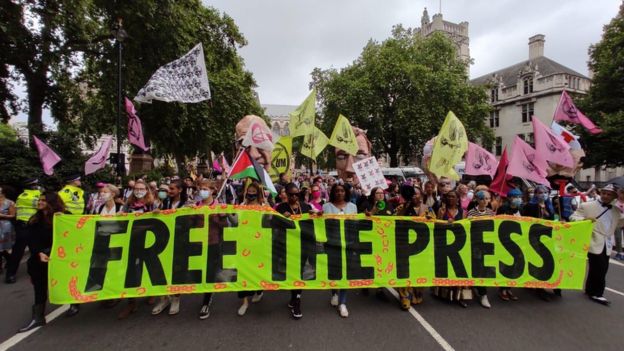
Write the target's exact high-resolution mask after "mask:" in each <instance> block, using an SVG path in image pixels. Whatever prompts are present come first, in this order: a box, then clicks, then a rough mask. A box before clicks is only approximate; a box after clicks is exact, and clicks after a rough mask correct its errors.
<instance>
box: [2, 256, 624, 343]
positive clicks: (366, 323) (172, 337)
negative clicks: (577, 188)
mask: <svg viewBox="0 0 624 351" xmlns="http://www.w3.org/2000/svg"><path fill="white" fill-rule="evenodd" d="M25 271H26V270H25V265H22V267H21V268H20V272H19V280H18V282H17V284H13V285H6V284H4V283H0V310H1V311H2V312H3V313H2V318H3V321H2V323H0V343H1V342H3V341H4V343H2V344H0V348H2V349H5V348H6V347H8V346H7V345H8V344H9V343H13V342H14V340H15V339H10V338H12V337H13V336H14V335H15V331H16V330H17V329H18V328H19V327H21V326H22V325H23V324H24V323H26V322H27V321H28V320H29V317H30V305H31V303H32V298H33V293H32V288H31V286H30V282H29V280H28V276H27V275H26V272H25ZM607 286H608V287H609V288H611V289H614V290H616V291H618V292H620V293H621V294H622V295H620V294H618V293H616V292H611V291H607V293H606V296H607V298H609V299H610V300H611V301H612V305H611V306H610V307H604V306H601V305H598V304H595V303H592V302H590V301H589V300H588V299H587V298H586V297H585V296H584V295H583V293H582V292H580V291H564V293H563V298H561V299H556V300H553V301H551V302H544V301H541V300H539V299H538V298H537V297H536V296H535V295H534V293H532V292H531V291H528V290H520V289H516V295H518V296H519V297H520V300H519V301H517V302H503V301H501V300H499V299H498V297H497V296H496V294H495V290H494V289H490V301H491V302H492V309H491V310H486V309H484V308H482V307H480V306H479V305H478V304H477V302H476V301H473V302H472V304H471V305H470V306H469V308H467V309H463V308H461V307H459V306H456V305H450V304H448V303H446V302H444V301H440V300H437V299H434V298H432V297H431V296H429V295H427V296H426V299H425V302H424V303H423V304H422V305H420V306H417V307H416V309H415V310H414V311H412V312H404V311H401V310H400V309H399V308H398V302H397V301H396V300H395V298H394V297H393V295H392V293H391V292H389V291H386V296H387V301H380V300H378V299H377V298H376V297H375V295H374V293H371V295H370V296H365V295H364V294H363V293H362V291H361V290H353V291H350V293H349V301H348V306H349V312H350V316H349V318H347V319H343V318H340V317H339V316H338V313H337V312H336V310H335V309H333V308H332V307H330V305H329V292H325V291H313V292H312V291H311V292H304V296H303V300H302V301H303V304H302V309H303V314H304V317H303V319H301V320H299V321H294V320H292V319H291V318H290V314H289V311H288V309H287V307H286V303H287V301H288V298H289V293H288V292H270V293H266V294H265V296H264V299H263V300H262V301H261V302H260V303H258V304H254V305H252V306H251V307H250V308H249V310H248V312H247V314H246V315H245V316H244V317H238V316H237V315H236V310H237V308H238V304H239V301H238V299H237V298H236V294H234V293H224V294H217V295H216V296H215V298H214V302H213V305H212V313H211V316H210V318H208V319H206V320H204V321H200V320H199V319H198V318H197V313H198V311H199V307H200V303H201V297H200V296H197V295H194V296H189V295H187V296H183V297H182V304H181V310H180V313H179V314H178V315H177V316H169V315H166V314H164V313H163V314H162V315H159V316H152V315H150V310H151V307H150V306H147V305H145V304H144V303H141V304H140V308H139V311H138V312H137V313H135V314H133V315H131V316H130V317H129V318H128V319H126V320H123V321H119V320H117V318H116V316H117V312H118V310H119V309H120V308H121V305H119V306H117V307H116V308H115V309H112V310H111V309H103V308H101V307H99V305H98V304H89V305H84V306H83V309H82V311H81V313H80V314H79V315H77V316H75V317H72V318H67V317H64V316H60V317H58V318H56V319H54V320H53V321H52V322H50V323H49V324H48V325H47V326H45V327H43V328H40V329H39V330H38V331H36V332H35V333H33V334H32V335H29V336H28V337H26V338H25V339H23V340H21V341H19V342H17V343H16V344H14V345H13V346H12V347H10V349H11V350H67V349H72V350H104V349H106V350H115V349H123V350H146V349H150V350H172V349H175V350H180V351H181V350H185V349H212V350H254V351H256V350H288V349H292V350H314V351H318V350H365V351H368V350H381V349H385V350H397V349H421V350H444V349H445V347H446V349H447V350H451V349H455V350H501V349H504V350H559V349H563V350H588V349H591V350H619V349H621V345H620V344H619V343H618V340H619V336H620V330H619V329H620V327H621V326H622V315H623V314H624V265H616V264H611V265H610V269H609V274H608V278H607ZM56 307H58V306H51V307H49V308H48V311H47V312H48V313H50V312H51V311H52V310H53V309H54V308H56ZM6 340H10V341H8V342H7V341H6Z"/></svg>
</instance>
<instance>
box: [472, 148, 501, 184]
mask: <svg viewBox="0 0 624 351" xmlns="http://www.w3.org/2000/svg"><path fill="white" fill-rule="evenodd" d="M497 166H498V162H496V157H494V155H492V154H491V153H490V152H489V151H487V150H486V149H484V148H482V147H481V146H479V145H477V144H475V143H468V152H467V153H466V171H465V173H466V174H468V175H473V176H478V175H489V176H491V177H492V178H494V174H495V173H496V167H497Z"/></svg>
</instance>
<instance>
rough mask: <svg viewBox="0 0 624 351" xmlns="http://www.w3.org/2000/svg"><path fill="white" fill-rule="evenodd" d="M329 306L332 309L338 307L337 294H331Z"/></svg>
mask: <svg viewBox="0 0 624 351" xmlns="http://www.w3.org/2000/svg"><path fill="white" fill-rule="evenodd" d="M329 304H330V305H332V306H333V307H337V306H338V294H332V297H331V300H329Z"/></svg>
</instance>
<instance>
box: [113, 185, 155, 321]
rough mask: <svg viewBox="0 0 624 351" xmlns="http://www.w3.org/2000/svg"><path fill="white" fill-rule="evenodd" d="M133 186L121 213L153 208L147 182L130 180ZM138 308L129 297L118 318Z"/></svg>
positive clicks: (152, 298)
mask: <svg viewBox="0 0 624 351" xmlns="http://www.w3.org/2000/svg"><path fill="white" fill-rule="evenodd" d="M132 184H133V186H134V187H133V188H132V192H131V193H129V194H127V196H128V198H127V200H126V202H125V204H124V205H123V207H122V209H121V212H122V213H148V212H152V211H154V210H155V207H154V197H153V196H152V194H151V193H150V192H149V191H148V190H147V184H145V181H143V180H142V179H137V180H136V181H133V182H132ZM154 300H155V298H154V297H150V298H149V300H148V301H149V303H153V301H154ZM137 309H138V305H137V299H136V298H129V299H128V304H127V305H126V306H124V307H123V308H122V309H121V311H119V314H118V315H117V318H118V319H126V318H128V316H130V314H132V313H134V312H136V311H137Z"/></svg>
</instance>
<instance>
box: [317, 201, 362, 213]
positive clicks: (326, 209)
mask: <svg viewBox="0 0 624 351" xmlns="http://www.w3.org/2000/svg"><path fill="white" fill-rule="evenodd" d="M323 213H326V214H357V207H356V206H355V204H353V203H352V202H347V204H346V206H345V207H344V208H343V209H340V208H338V207H336V206H334V204H332V203H331V202H328V203H326V204H325V205H323Z"/></svg>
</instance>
